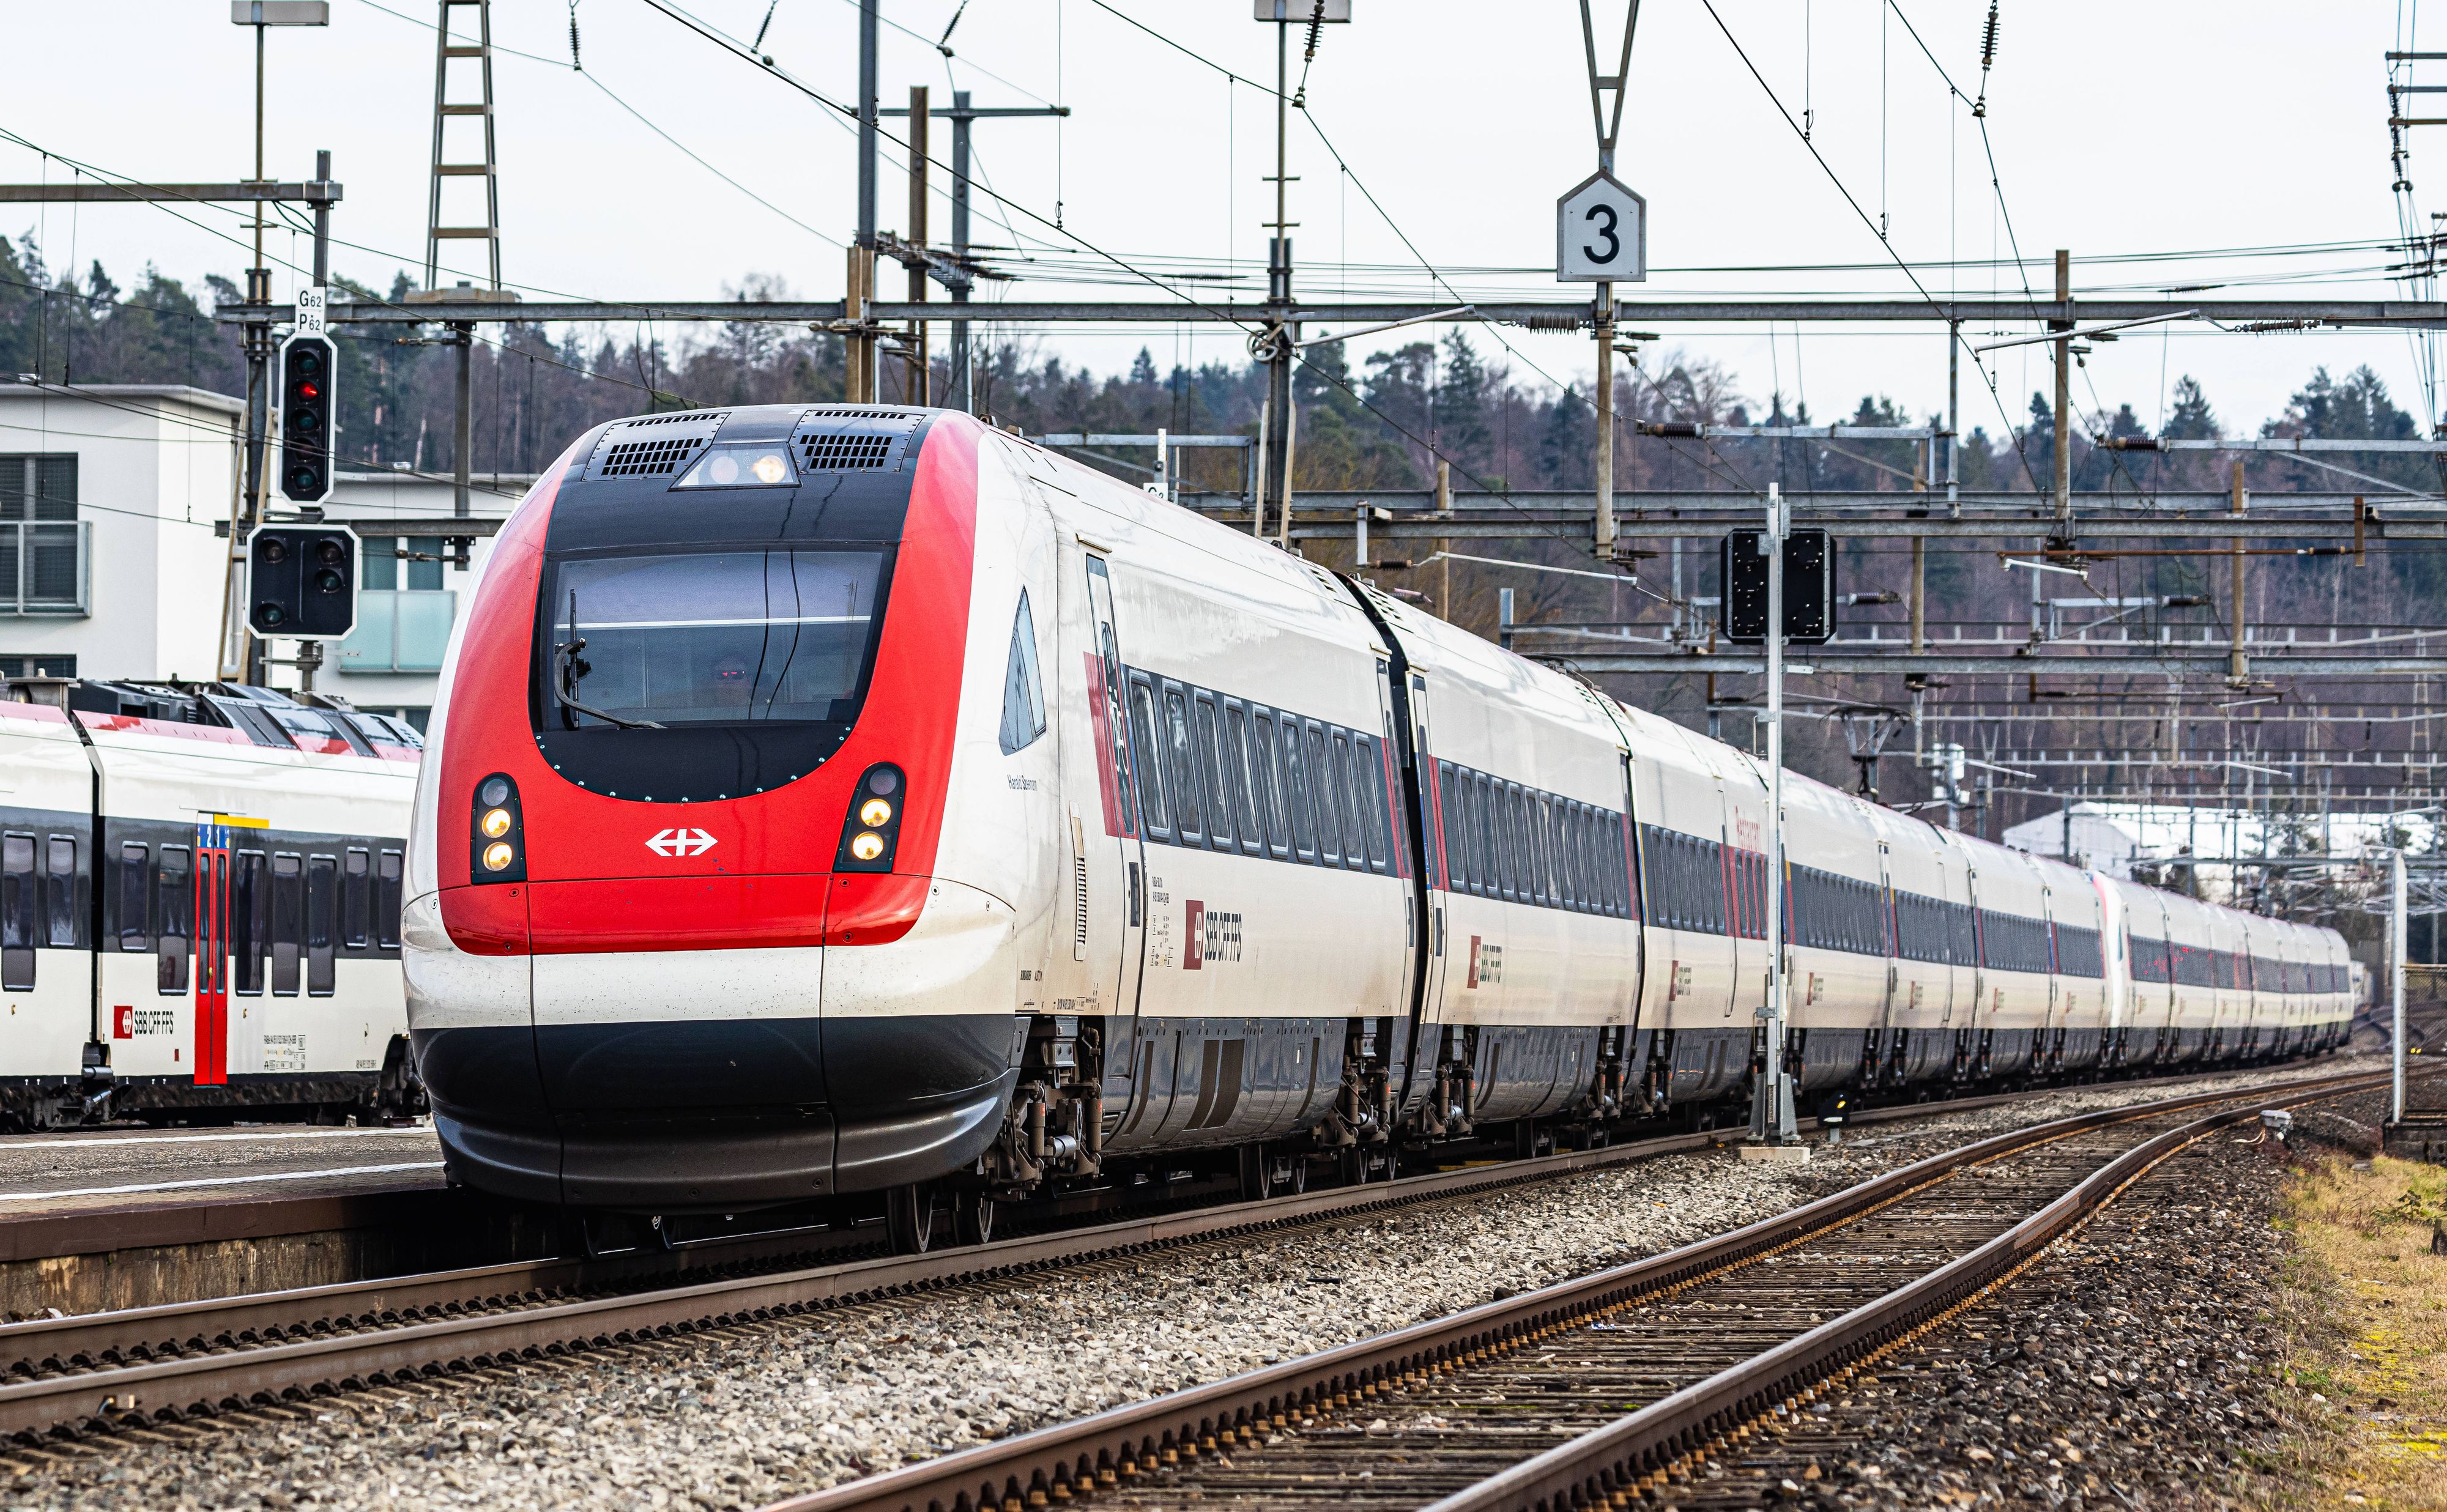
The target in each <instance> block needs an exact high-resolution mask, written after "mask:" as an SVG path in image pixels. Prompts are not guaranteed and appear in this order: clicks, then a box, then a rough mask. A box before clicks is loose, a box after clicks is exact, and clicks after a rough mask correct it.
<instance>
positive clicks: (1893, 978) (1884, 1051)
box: [1861, 841, 1903, 1087]
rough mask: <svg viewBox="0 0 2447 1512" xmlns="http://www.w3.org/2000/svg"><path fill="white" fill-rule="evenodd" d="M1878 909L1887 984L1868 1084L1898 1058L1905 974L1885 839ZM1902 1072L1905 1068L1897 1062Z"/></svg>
mask: <svg viewBox="0 0 2447 1512" xmlns="http://www.w3.org/2000/svg"><path fill="white" fill-rule="evenodd" d="M1878 912H1879V915H1880V917H1881V918H1882V919H1883V920H1884V928H1885V930H1886V936H1887V986H1886V991H1885V992H1884V993H1883V994H1882V996H1881V1000H1880V1002H1879V1006H1878V1016H1877V1019H1876V1021H1875V1025H1874V1030H1873V1036H1874V1037H1873V1038H1872V1039H1871V1041H1870V1043H1871V1045H1872V1046H1874V1047H1875V1054H1874V1056H1873V1057H1872V1056H1865V1057H1863V1059H1864V1060H1865V1062H1867V1064H1865V1065H1864V1066H1863V1067H1862V1068H1861V1079H1862V1081H1863V1082H1864V1083H1866V1084H1868V1085H1869V1086H1872V1087H1874V1086H1876V1085H1877V1083H1878V1082H1879V1081H1880V1079H1881V1077H1880V1071H1881V1068H1884V1067H1887V1066H1889V1065H1893V1064H1894V1060H1895V987H1896V984H1897V983H1898V982H1899V981H1900V980H1901V978H1902V976H1903V950H1902V941H1901V940H1899V939H1897V938H1896V936H1895V876H1894V860H1893V853H1892V852H1891V851H1890V850H1889V849H1888V848H1887V842H1886V841H1878ZM1896 1070H1897V1071H1898V1072H1900V1071H1901V1070H1902V1068H1901V1067H1900V1066H1897V1067H1896Z"/></svg>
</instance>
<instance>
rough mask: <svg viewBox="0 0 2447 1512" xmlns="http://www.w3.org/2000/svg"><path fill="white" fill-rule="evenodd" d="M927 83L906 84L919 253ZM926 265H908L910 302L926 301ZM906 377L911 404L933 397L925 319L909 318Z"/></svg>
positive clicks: (912, 233)
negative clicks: (907, 374) (907, 87)
mask: <svg viewBox="0 0 2447 1512" xmlns="http://www.w3.org/2000/svg"><path fill="white" fill-rule="evenodd" d="M927 124H928V122H927V117H926V86H925V85H922V84H920V85H910V86H909V240H910V243H911V245H912V246H914V247H916V248H917V250H918V251H919V252H920V253H921V254H922V253H924V252H925V250H926V127H927ZM926 284H927V277H926V265H925V263H923V262H916V263H912V264H910V266H909V302H910V303H911V304H913V305H920V304H924V303H925V302H926ZM908 339H909V381H908V385H907V394H906V398H907V401H908V402H909V403H910V404H913V405H920V406H923V405H926V404H929V403H932V401H933V394H932V392H931V390H932V389H933V387H934V379H935V374H934V372H933V370H932V369H931V368H930V367H929V365H928V362H927V357H926V322H924V321H922V320H913V321H911V322H909V337H908Z"/></svg>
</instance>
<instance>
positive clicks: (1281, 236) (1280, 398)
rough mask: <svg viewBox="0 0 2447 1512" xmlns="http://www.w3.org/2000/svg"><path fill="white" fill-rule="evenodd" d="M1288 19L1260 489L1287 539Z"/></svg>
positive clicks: (1292, 336)
mask: <svg viewBox="0 0 2447 1512" xmlns="http://www.w3.org/2000/svg"><path fill="white" fill-rule="evenodd" d="M1291 33H1292V28H1291V24H1290V23H1289V22H1288V21H1278V22H1277V23H1275V221H1274V231H1275V235H1274V237H1273V239H1272V240H1270V241H1269V242H1268V243H1267V244H1266V303H1267V305H1268V306H1269V307H1270V312H1269V317H1268V329H1269V334H1270V336H1271V338H1272V339H1271V343H1270V345H1269V346H1268V348H1267V354H1266V407H1267V411H1268V419H1269V421H1270V422H1271V424H1270V425H1265V426H1263V427H1261V428H1262V429H1263V430H1265V431H1267V432H1270V434H1268V436H1267V445H1266V456H1265V460H1264V463H1263V466H1264V467H1265V470H1266V481H1265V482H1264V483H1263V484H1262V485H1261V488H1260V490H1259V494H1258V498H1259V501H1260V502H1261V504H1262V503H1263V502H1264V501H1265V499H1266V498H1267V496H1269V495H1271V496H1273V498H1274V500H1275V507H1276V519H1277V520H1278V521H1279V526H1278V533H1277V536H1276V539H1278V540H1279V541H1280V542H1281V543H1282V544H1284V545H1286V546H1288V545H1289V544H1290V543H1291V519H1292V433H1293V430H1294V429H1295V427H1296V425H1297V423H1298V420H1299V417H1298V416H1297V415H1295V414H1294V413H1293V409H1292V362H1293V360H1294V358H1295V357H1296V355H1297V353H1296V352H1295V351H1294V350H1293V349H1292V343H1293V342H1295V341H1297V340H1299V333H1298V328H1297V327H1295V326H1293V325H1292V324H1291V323H1290V320H1289V318H1288V315H1289V312H1290V309H1291V302H1292V237H1291V220H1290V200H1289V198H1288V193H1289V189H1290V185H1291V180H1290V178H1289V169H1288V166H1287V165H1288V163H1289V161H1290V159H1289V151H1290V146H1289V142H1290V127H1291V122H1290V110H1291Z"/></svg>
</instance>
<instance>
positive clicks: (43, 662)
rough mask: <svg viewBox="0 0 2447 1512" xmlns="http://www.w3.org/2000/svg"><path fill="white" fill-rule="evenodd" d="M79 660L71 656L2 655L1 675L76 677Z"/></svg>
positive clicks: (0, 660)
mask: <svg viewBox="0 0 2447 1512" xmlns="http://www.w3.org/2000/svg"><path fill="white" fill-rule="evenodd" d="M76 668H77V660H76V657H74V656H73V655H69V656H0V677H74V676H75V675H76V674H77V670H76Z"/></svg>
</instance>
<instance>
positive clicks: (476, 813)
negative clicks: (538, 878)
mask: <svg viewBox="0 0 2447 1512" xmlns="http://www.w3.org/2000/svg"><path fill="white" fill-rule="evenodd" d="M473 796H474V799H475V802H474V803H473V804H471V805H470V806H469V809H468V814H467V824H468V835H467V874H468V875H467V879H468V880H469V881H471V882H522V881H525V880H526V878H527V857H526V850H527V837H526V817H525V815H524V814H523V813H522V811H521V809H520V806H519V784H517V783H516V782H514V781H512V780H511V778H510V776H509V774H508V773H506V772H495V773H493V774H492V775H491V776H489V777H486V778H484V780H483V781H481V782H479V783H477V784H476V791H475V793H474V795H473Z"/></svg>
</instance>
